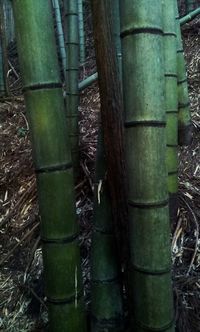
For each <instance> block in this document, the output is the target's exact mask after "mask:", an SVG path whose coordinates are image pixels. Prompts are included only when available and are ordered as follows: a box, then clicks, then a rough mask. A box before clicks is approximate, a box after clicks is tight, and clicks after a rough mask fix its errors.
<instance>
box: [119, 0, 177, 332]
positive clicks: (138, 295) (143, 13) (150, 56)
mask: <svg viewBox="0 0 200 332" xmlns="http://www.w3.org/2000/svg"><path fill="white" fill-rule="evenodd" d="M149 13H151V15H149ZM121 19H122V30H121V37H122V54H123V91H124V105H125V130H126V161H127V173H128V182H129V188H128V189H129V196H128V199H129V227H130V247H131V262H130V285H131V286H130V287H131V297H130V308H131V311H132V314H131V317H133V319H132V329H134V331H137V332H144V331H168V332H169V331H170V332H172V331H174V314H173V297H172V285H171V273H170V269H171V260H170V241H169V234H170V232H169V216H168V212H169V211H168V193H167V183H166V175H167V171H166V161H165V160H166V152H165V151H166V131H165V127H166V116H165V109H164V103H163V102H164V100H163V95H164V72H163V59H162V54H163V44H162V43H163V30H162V3H161V2H157V1H155V0H152V1H146V0H141V1H136V0H134V1H133V0H132V1H130V0H121Z"/></svg>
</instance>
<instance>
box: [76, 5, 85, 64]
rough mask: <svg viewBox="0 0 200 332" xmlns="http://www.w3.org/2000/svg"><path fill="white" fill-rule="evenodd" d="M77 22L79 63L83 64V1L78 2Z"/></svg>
mask: <svg viewBox="0 0 200 332" xmlns="http://www.w3.org/2000/svg"><path fill="white" fill-rule="evenodd" d="M78 21H79V40H80V63H81V64H82V65H83V64H84V62H85V33H84V19H83V0H78Z"/></svg>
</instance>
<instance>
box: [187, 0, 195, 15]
mask: <svg viewBox="0 0 200 332" xmlns="http://www.w3.org/2000/svg"><path fill="white" fill-rule="evenodd" d="M195 5H196V4H195V0H185V6H186V12H187V13H190V12H191V11H193V10H194V9H195V7H196V6H195Z"/></svg>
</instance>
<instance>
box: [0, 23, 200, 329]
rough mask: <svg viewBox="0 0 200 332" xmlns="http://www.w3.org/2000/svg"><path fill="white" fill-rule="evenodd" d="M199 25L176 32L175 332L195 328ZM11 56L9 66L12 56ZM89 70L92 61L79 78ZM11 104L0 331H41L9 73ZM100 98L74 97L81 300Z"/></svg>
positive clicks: (1, 183) (29, 183) (21, 143)
mask: <svg viewBox="0 0 200 332" xmlns="http://www.w3.org/2000/svg"><path fill="white" fill-rule="evenodd" d="M199 22H200V20H198V19H197V20H196V21H195V22H193V23H191V24H188V25H187V26H186V27H185V28H184V31H183V36H184V42H185V54H186V60H187V68H188V82H189V93H190V102H191V111H192V123H193V127H194V138H193V142H192V145H191V146H189V147H184V148H180V151H179V160H180V168H179V180H180V181H179V182H180V188H179V211H178V218H177V223H176V224H175V225H172V260H173V281H174V282H173V285H174V295H175V305H176V325H177V331H179V332H198V331H200V311H199V308H200V48H199V45H200V30H199V28H198V24H199ZM12 56H13V58H12V57H11V61H12V64H13V66H14V67H15V68H16V67H17V62H16V60H15V55H13V53H12ZM92 71H94V58H93V59H91V58H88V62H87V63H86V66H85V68H84V71H82V78H83V77H86V76H87V75H88V74H91V72H92ZM11 76H12V77H11V79H10V81H11V86H12V92H13V99H12V100H7V101H4V102H1V104H0V142H1V148H0V164H1V168H0V236H1V242H0V294H1V297H0V331H5V332H25V331H27V332H30V331H32V332H36V331H42V330H43V328H44V327H45V324H46V322H47V313H46V304H45V298H44V293H43V286H42V285H43V282H42V269H43V268H42V255H41V243H40V232H39V224H40V217H39V213H38V202H37V190H36V181H35V175H34V169H33V162H32V157H31V144H30V136H29V125H28V122H27V119H26V112H25V106H24V99H23V97H22V95H21V93H20V91H21V82H20V76H19V73H16V75H14V73H11ZM99 108H100V99H99V94H98V86H97V83H95V84H93V86H91V87H90V88H88V89H87V90H85V91H84V92H83V93H82V94H81V103H80V108H79V111H80V151H81V176H80V179H79V181H78V183H77V186H76V208H77V215H78V217H79V222H80V228H81V234H80V247H81V256H82V269H83V277H84V286H85V289H86V292H85V293H86V302H87V304H88V303H89V295H88V294H89V289H88V287H89V282H88V280H89V278H90V276H89V274H90V271H89V250H90V242H91V231H92V209H93V204H92V197H93V175H94V159H95V151H96V143H97V130H98V124H97V118H98V112H99Z"/></svg>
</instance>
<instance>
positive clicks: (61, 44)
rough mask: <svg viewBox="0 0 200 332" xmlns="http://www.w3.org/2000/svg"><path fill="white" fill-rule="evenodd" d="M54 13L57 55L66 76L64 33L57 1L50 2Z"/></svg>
mask: <svg viewBox="0 0 200 332" xmlns="http://www.w3.org/2000/svg"><path fill="white" fill-rule="evenodd" d="M52 4H53V8H54V13H55V21H56V29H57V37H58V44H59V53H60V58H61V62H62V71H63V75H64V76H65V75H66V65H67V56H66V50H65V40H64V32H63V26H62V18H61V12H60V4H59V0H52Z"/></svg>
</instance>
